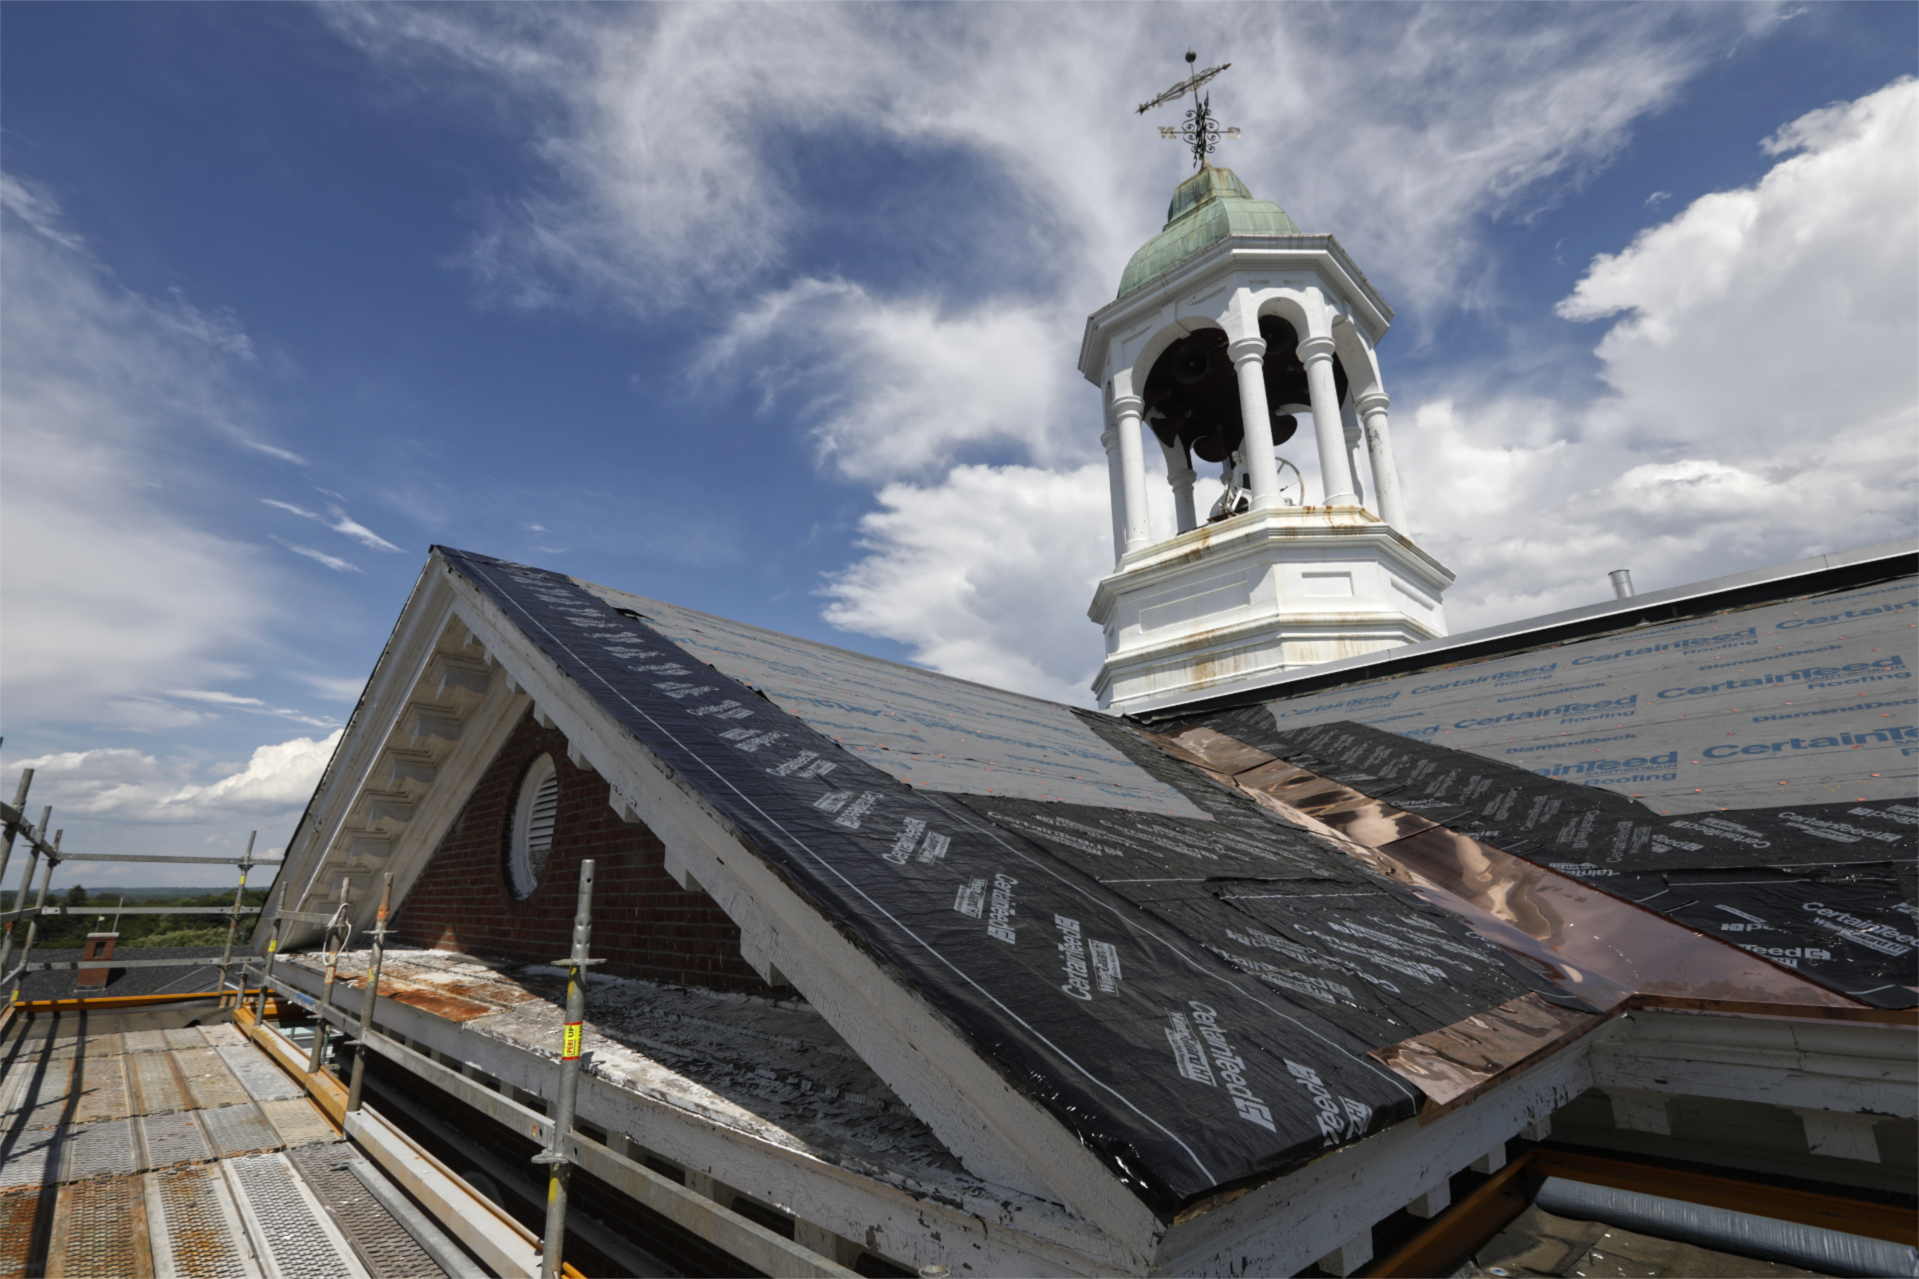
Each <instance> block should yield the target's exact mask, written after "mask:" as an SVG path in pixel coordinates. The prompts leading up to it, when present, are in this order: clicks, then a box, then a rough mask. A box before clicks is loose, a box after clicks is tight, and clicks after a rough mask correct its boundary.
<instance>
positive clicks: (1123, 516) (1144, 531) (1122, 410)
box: [1113, 395, 1152, 554]
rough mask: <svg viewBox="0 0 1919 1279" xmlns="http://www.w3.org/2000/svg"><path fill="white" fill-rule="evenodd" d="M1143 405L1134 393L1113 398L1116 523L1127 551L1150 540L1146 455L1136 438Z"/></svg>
mask: <svg viewBox="0 0 1919 1279" xmlns="http://www.w3.org/2000/svg"><path fill="white" fill-rule="evenodd" d="M1145 407H1146V405H1145V404H1144V403H1143V402H1142V401H1141V400H1140V398H1139V397H1138V396H1137V395H1120V396H1115V397H1114V398H1113V429H1114V430H1116V431H1118V432H1119V473H1120V489H1121V492H1120V498H1121V502H1120V523H1121V525H1122V526H1123V527H1124V528H1125V530H1126V549H1125V552H1124V553H1127V554H1130V553H1131V552H1133V551H1137V550H1139V549H1140V548H1141V547H1143V546H1145V545H1147V544H1148V543H1149V542H1151V541H1152V534H1151V533H1150V532H1149V531H1148V528H1147V524H1146V458H1145V457H1144V455H1143V454H1142V453H1141V451H1140V440H1139V431H1140V421H1139V415H1140V411H1141V410H1142V409H1144V408H1145Z"/></svg>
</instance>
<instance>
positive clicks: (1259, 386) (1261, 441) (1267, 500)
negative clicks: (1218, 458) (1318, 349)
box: [1226, 338, 1279, 511]
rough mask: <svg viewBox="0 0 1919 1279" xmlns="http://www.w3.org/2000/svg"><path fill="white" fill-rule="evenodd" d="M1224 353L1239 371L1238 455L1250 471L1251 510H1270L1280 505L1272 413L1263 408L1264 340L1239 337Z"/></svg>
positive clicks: (1264, 385)
mask: <svg viewBox="0 0 1919 1279" xmlns="http://www.w3.org/2000/svg"><path fill="white" fill-rule="evenodd" d="M1226 353H1227V354H1228V355H1230V356H1231V357H1232V360H1233V370H1234V372H1236V373H1238V374H1239V420H1240V425H1241V426H1242V427H1243V428H1244V430H1245V432H1246V438H1245V439H1244V440H1242V441H1240V445H1239V455H1240V457H1242V458H1244V459H1245V461H1246V469H1247V470H1248V471H1249V472H1251V477H1252V489H1253V507H1252V509H1253V510H1255V511H1270V510H1272V509H1273V508H1274V507H1276V506H1278V505H1279V467H1278V465H1277V464H1275V463H1274V461H1273V415H1272V412H1271V411H1270V410H1269V409H1267V407H1266V340H1265V339H1264V338H1240V339H1239V340H1238V341H1236V342H1234V343H1233V344H1232V345H1230V346H1228V347H1227V348H1226Z"/></svg>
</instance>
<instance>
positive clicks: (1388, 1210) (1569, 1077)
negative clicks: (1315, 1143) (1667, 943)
mask: <svg viewBox="0 0 1919 1279" xmlns="http://www.w3.org/2000/svg"><path fill="white" fill-rule="evenodd" d="M1591 1086H1592V1076H1591V1073H1590V1071H1589V1070H1588V1068H1587V1064H1586V1054H1585V1051H1584V1045H1583V1044H1574V1045H1571V1046H1569V1047H1568V1048H1566V1049H1564V1050H1563V1051H1561V1052H1559V1053H1557V1054H1555V1055H1553V1056H1551V1057H1548V1058H1547V1059H1546V1060H1545V1061H1542V1062H1540V1063H1538V1064H1537V1065H1535V1066H1532V1067H1530V1068H1529V1069H1527V1070H1525V1071H1522V1072H1520V1073H1519V1074H1517V1075H1515V1076H1514V1077H1513V1078H1512V1079H1510V1080H1508V1081H1506V1082H1505V1083H1502V1084H1500V1085H1498V1086H1497V1087H1495V1088H1493V1089H1491V1090H1490V1091H1488V1092H1486V1093H1485V1094H1483V1095H1482V1096H1480V1097H1477V1098H1474V1099H1473V1100H1472V1101H1471V1102H1469V1103H1467V1104H1466V1105H1464V1106H1461V1107H1460V1108H1459V1109H1457V1110H1454V1111H1450V1112H1448V1113H1447V1114H1444V1115H1442V1116H1440V1117H1439V1118H1438V1119H1435V1120H1434V1121H1432V1122H1431V1123H1429V1124H1425V1125H1421V1123H1420V1122H1419V1121H1418V1120H1417V1119H1408V1120H1406V1121H1405V1122H1403V1123H1399V1124H1395V1125H1394V1126H1393V1127H1391V1128H1388V1129H1386V1130H1385V1131H1384V1132H1381V1133H1376V1134H1374V1135H1373V1136H1371V1137H1368V1138H1366V1139H1365V1140H1364V1141H1360V1142H1355V1143H1354V1144H1353V1145H1350V1146H1345V1147H1342V1148H1340V1149H1338V1150H1335V1151H1333V1152H1332V1153H1330V1154H1327V1155H1325V1156H1322V1157H1321V1158H1319V1159H1316V1160H1314V1161H1313V1162H1312V1163H1310V1164H1307V1165H1306V1166H1305V1167H1304V1168H1301V1169H1299V1170H1298V1171H1297V1172H1293V1173H1289V1174H1287V1175H1286V1176H1284V1177H1280V1178H1278V1179H1276V1180H1274V1181H1270V1182H1267V1183H1266V1184H1265V1185H1263V1186H1260V1187H1258V1188H1256V1189H1254V1190H1252V1191H1250V1192H1248V1193H1247V1194H1244V1195H1241V1196H1239V1197H1238V1198H1236V1199H1230V1200H1227V1201H1225V1202H1222V1203H1220V1204H1219V1206H1217V1207H1215V1208H1212V1209H1210V1210H1206V1211H1200V1212H1195V1213H1193V1214H1192V1215H1191V1216H1189V1217H1188V1218H1187V1219H1185V1220H1184V1221H1181V1222H1180V1223H1179V1224H1178V1225H1175V1226H1174V1227H1173V1228H1172V1229H1171V1230H1170V1231H1168V1232H1167V1235H1166V1239H1165V1241H1164V1243H1163V1245H1162V1246H1161V1249H1160V1254H1159V1256H1158V1257H1157V1258H1156V1259H1155V1262H1154V1265H1153V1273H1154V1274H1159V1275H1291V1274H1298V1273H1299V1272H1300V1271H1301V1270H1304V1269H1305V1268H1306V1267H1307V1266H1309V1265H1311V1264H1313V1262H1314V1261H1316V1260H1317V1259H1318V1258H1320V1257H1323V1256H1325V1255H1326V1254H1328V1253H1330V1252H1332V1251H1333V1250H1334V1249H1335V1248H1338V1247H1340V1246H1341V1245H1342V1244H1344V1243H1345V1242H1346V1241H1347V1240H1349V1239H1352V1238H1354V1237H1355V1236H1357V1235H1359V1234H1361V1233H1362V1232H1364V1231H1367V1230H1370V1229H1371V1228H1372V1226H1373V1225H1374V1224H1375V1223H1376V1222H1378V1221H1380V1220H1383V1219H1384V1218H1385V1217H1387V1216H1389V1215H1390V1214H1392V1213H1393V1212H1394V1211H1396V1210H1398V1209H1399V1208H1401V1207H1402V1206H1404V1205H1405V1204H1408V1203H1410V1202H1412V1201H1413V1200H1414V1199H1416V1198H1418V1197H1419V1196H1420V1195H1422V1194H1424V1193H1425V1192H1426V1191H1428V1190H1430V1189H1431V1188H1432V1187H1433V1186H1435V1185H1437V1184H1438V1183H1440V1182H1442V1181H1444V1180H1445V1179H1446V1178H1448V1177H1450V1176H1452V1174H1454V1173H1456V1172H1459V1171H1461V1170H1462V1169H1464V1168H1466V1167H1467V1166H1468V1165H1470V1164H1471V1163H1473V1162H1474V1161H1475V1160H1478V1159H1480V1158H1482V1157H1484V1156H1485V1154H1486V1152H1488V1151H1489V1150H1493V1149H1494V1148H1495V1147H1498V1146H1500V1145H1502V1144H1503V1143H1505V1142H1507V1141H1509V1140H1511V1139H1512V1138H1514V1137H1516V1136H1518V1135H1519V1133H1520V1132H1521V1131H1522V1130H1524V1129H1525V1128H1527V1127H1529V1126H1530V1125H1532V1124H1534V1123H1537V1122H1538V1121H1539V1120H1541V1119H1544V1118H1546V1117H1547V1116H1549V1115H1551V1114H1552V1112H1553V1111H1555V1110H1557V1109H1558V1108H1559V1107H1561V1106H1563V1105H1565V1104H1566V1103H1567V1102H1569V1101H1571V1100H1572V1099H1573V1098H1574V1097H1577V1096H1578V1095H1579V1094H1580V1093H1582V1092H1585V1091H1586V1089H1587V1088H1589V1087H1591Z"/></svg>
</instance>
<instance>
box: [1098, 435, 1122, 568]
mask: <svg viewBox="0 0 1919 1279" xmlns="http://www.w3.org/2000/svg"><path fill="white" fill-rule="evenodd" d="M1099 442H1100V443H1101V444H1104V445H1105V446H1106V496H1107V498H1108V499H1109V501H1110V503H1111V505H1112V508H1113V562H1114V563H1115V564H1117V563H1119V557H1120V556H1122V555H1124V554H1126V518H1125V514H1124V512H1125V510H1126V478H1125V476H1124V475H1123V474H1122V472H1121V468H1120V460H1119V432H1118V431H1116V430H1114V429H1113V428H1111V427H1108V428H1106V432H1105V433H1104V434H1103V435H1101V436H1100V437H1099Z"/></svg>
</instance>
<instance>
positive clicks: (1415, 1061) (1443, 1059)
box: [1367, 992, 1606, 1123]
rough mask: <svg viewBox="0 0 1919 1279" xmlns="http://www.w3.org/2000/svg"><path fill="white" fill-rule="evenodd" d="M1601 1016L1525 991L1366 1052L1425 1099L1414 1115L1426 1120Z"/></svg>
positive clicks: (1585, 1028) (1580, 1031) (1567, 1039)
mask: <svg viewBox="0 0 1919 1279" xmlns="http://www.w3.org/2000/svg"><path fill="white" fill-rule="evenodd" d="M1605 1020H1606V1019H1605V1018H1604V1017H1599V1016H1594V1015H1593V1014H1591V1013H1581V1012H1574V1011H1572V1010H1570V1009H1566V1008H1556V1007H1554V1006H1553V1005H1552V1004H1549V1003H1547V1002H1546V1001H1545V1000H1543V999H1541V998H1540V997H1539V996H1538V995H1536V994H1533V993H1531V992H1528V993H1526V994H1524V995H1521V996H1520V997H1519V998H1518V999H1511V1000H1508V1001H1506V1002H1505V1003H1503V1004H1501V1005H1500V1006H1499V1007H1497V1008H1491V1009H1488V1010H1487V1011H1485V1012H1483V1013H1480V1014H1478V1015H1477V1016H1473V1017H1468V1018H1466V1020H1464V1021H1458V1022H1454V1023H1453V1024H1452V1025H1450V1026H1445V1027H1442V1028H1441V1029H1439V1030H1435V1031H1432V1032H1430V1033H1428V1034H1424V1035H1414V1036H1413V1037H1412V1038H1411V1039H1402V1040H1400V1041H1399V1042H1398V1043H1396V1044H1388V1045H1387V1046H1386V1047H1384V1048H1375V1049H1374V1050H1373V1051H1372V1052H1371V1053H1369V1054H1367V1055H1368V1056H1370V1057H1373V1058H1374V1059H1376V1060H1378V1061H1380V1062H1382V1063H1384V1064H1385V1065H1386V1067H1387V1068H1388V1069H1390V1070H1391V1071H1392V1072H1393V1073H1394V1074H1396V1075H1398V1076H1400V1077H1401V1078H1402V1079H1405V1080H1407V1081H1409V1082H1411V1083H1413V1084H1415V1085H1417V1086H1418V1088H1419V1090H1420V1091H1421V1092H1423V1093H1425V1094H1426V1096H1427V1097H1428V1098H1430V1099H1431V1101H1432V1102H1433V1103H1434V1104H1432V1105H1429V1106H1427V1107H1425V1108H1424V1109H1423V1110H1422V1111H1421V1112H1420V1116H1419V1121H1420V1122H1421V1123H1427V1122H1429V1121H1431V1120H1433V1119H1435V1118H1437V1117H1438V1116H1439V1115H1441V1114H1443V1113H1445V1112H1446V1111H1447V1110H1450V1109H1452V1108H1453V1107H1454V1106H1456V1105H1458V1104H1459V1103H1460V1102H1462V1101H1466V1100H1468V1099H1469V1098H1471V1097H1473V1096H1474V1095H1476V1094H1477V1093H1478V1092H1479V1091H1480V1090H1482V1089H1483V1088H1485V1086H1486V1085H1487V1084H1490V1083H1492V1082H1493V1081H1494V1080H1495V1079H1497V1078H1498V1077H1499V1076H1500V1075H1503V1074H1505V1073H1506V1072H1507V1071H1510V1070H1517V1069H1519V1068H1520V1067H1522V1066H1525V1065H1528V1064H1530V1063H1531V1062H1533V1061H1535V1060H1537V1059H1539V1058H1542V1057H1546V1056H1548V1055H1550V1054H1552V1053H1554V1052H1556V1051H1558V1050H1559V1049H1560V1048H1563V1047H1564V1046H1565V1045H1566V1044H1568V1043H1570V1042H1571V1041H1572V1040H1574V1039H1577V1038H1578V1037H1579V1036H1581V1035H1583V1034H1585V1033H1586V1032H1587V1031H1589V1030H1592V1029H1593V1028H1594V1027H1596V1026H1598V1025H1600V1024H1601V1023H1602V1022H1604V1021H1605Z"/></svg>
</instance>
